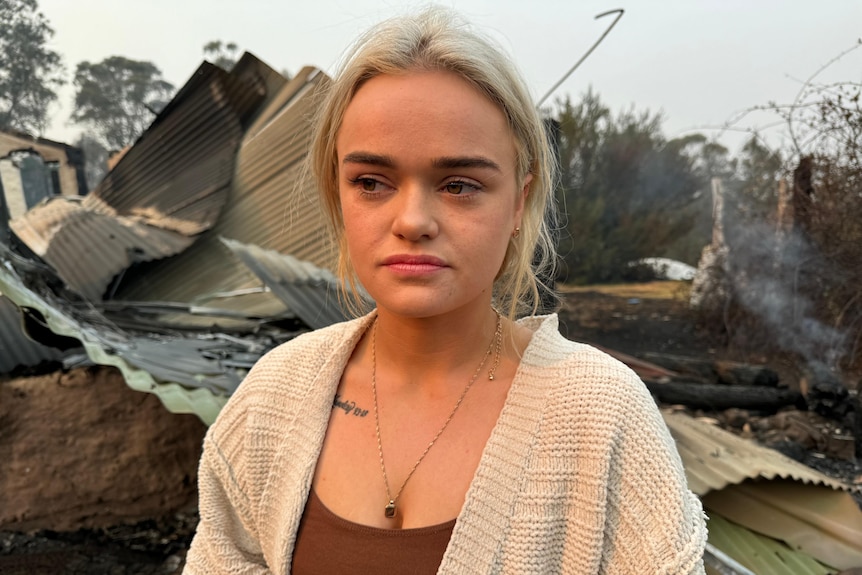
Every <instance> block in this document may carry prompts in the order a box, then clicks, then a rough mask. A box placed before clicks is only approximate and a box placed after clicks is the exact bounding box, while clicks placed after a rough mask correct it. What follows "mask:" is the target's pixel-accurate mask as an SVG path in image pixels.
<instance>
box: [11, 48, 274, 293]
mask: <svg viewBox="0 0 862 575" xmlns="http://www.w3.org/2000/svg"><path fill="white" fill-rule="evenodd" d="M264 98H265V86H264V84H263V83H262V82H261V81H259V80H257V79H255V78H253V77H249V76H248V74H244V75H243V77H242V78H240V77H238V74H237V75H234V74H228V73H227V72H225V71H224V70H222V69H220V68H218V67H216V66H213V65H210V64H207V63H204V64H202V65H201V67H200V68H199V69H198V70H197V71H196V72H195V74H194V75H193V76H192V77H191V79H190V80H189V81H188V82H187V83H186V85H185V86H183V88H181V89H180V91H179V92H178V94H177V95H176V96H175V97H174V99H173V100H172V101H171V102H170V103H169V104H168V105H167V106H166V107H165V109H164V110H163V111H162V112H161V113H160V114H159V116H158V117H157V118H156V120H155V121H154V122H153V123H152V125H151V126H150V127H149V128H148V129H147V131H146V132H145V133H144V134H143V135H142V136H141V137H140V138H139V140H138V141H137V142H136V143H135V145H134V146H133V147H132V148H131V149H130V150H129V151H128V153H126V154H125V155H124V156H123V158H122V159H121V160H120V161H119V163H118V164H117V165H116V166H115V167H114V169H113V170H111V172H110V173H109V174H108V175H107V176H106V177H105V179H104V180H102V182H101V183H100V184H99V186H98V187H97V188H96V189H95V190H94V191H93V192H92V193H91V194H90V195H88V196H87V197H86V198H85V199H84V200H83V202H81V204H80V205H77V206H76V208H75V209H70V210H62V209H58V208H57V206H56V205H54V206H51V207H48V206H44V207H43V206H37V208H35V209H33V210H30V212H28V213H27V214H25V215H24V216H22V217H21V218H18V219H16V220H13V221H12V223H11V227H12V230H13V231H14V232H15V233H16V234H17V235H19V237H20V238H21V240H22V241H23V242H24V243H25V244H27V245H28V247H30V249H32V250H33V251H34V252H36V253H37V254H39V255H40V256H41V257H42V258H43V259H44V260H45V261H46V262H47V263H48V264H50V265H51V266H52V267H53V268H54V269H55V270H56V271H57V273H58V275H59V276H60V277H61V279H63V281H64V282H65V283H66V284H67V285H68V286H69V287H70V288H72V289H73V290H75V291H77V292H78V293H80V294H82V295H84V296H85V297H87V298H88V299H91V300H98V299H101V297H102V295H103V293H104V292H105V289H106V288H107V287H108V285H109V284H110V282H111V280H112V278H114V276H116V275H117V274H119V273H120V272H122V271H124V270H125V269H126V268H127V267H128V266H129V265H130V264H131V263H134V262H140V261H148V260H151V259H156V258H164V257H167V256H170V255H174V254H176V253H177V252H179V251H181V250H183V249H185V248H186V247H187V246H188V245H189V244H190V243H191V242H193V241H194V240H195V239H196V236H197V235H198V234H200V233H201V232H203V231H205V230H207V229H209V228H211V227H212V226H213V224H214V223H215V222H216V220H217V218H218V217H219V214H220V212H221V210H222V207H223V206H224V203H225V201H226V200H227V196H228V186H229V183H230V180H231V177H232V175H233V164H234V159H235V156H236V150H237V148H238V146H239V143H240V141H241V139H242V134H243V122H247V121H250V119H251V118H252V116H253V115H254V112H255V111H256V108H257V107H258V106H259V105H260V103H261V102H263V100H264ZM85 213H86V214H88V215H84V214H85ZM66 216H68V219H65V218H66ZM82 222H83V225H82ZM67 226H68V227H69V228H72V229H70V230H68V231H66V230H64V228H66V227H67Z"/></svg>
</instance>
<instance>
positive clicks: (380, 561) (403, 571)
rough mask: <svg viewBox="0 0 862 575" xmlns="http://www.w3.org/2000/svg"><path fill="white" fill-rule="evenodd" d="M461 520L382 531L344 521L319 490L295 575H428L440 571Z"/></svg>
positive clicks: (305, 523) (300, 541) (308, 511)
mask: <svg viewBox="0 0 862 575" xmlns="http://www.w3.org/2000/svg"><path fill="white" fill-rule="evenodd" d="M454 527H455V520H454V519H453V520H452V521H448V522H446V523H441V524H439V525H431V526H429V527H419V528H416V529H380V528H378V527H369V526H367V525H360V524H358V523H353V522H351V521H347V520H346V519H342V518H341V517H339V516H337V515H336V514H335V513H333V512H332V511H330V510H329V509H327V508H326V506H325V505H324V504H323V502H321V501H320V499H319V498H318V497H317V494H316V493H315V492H314V490H313V489H312V490H311V493H310V494H309V496H308V502H307V503H306V505H305V511H304V512H303V514H302V519H301V520H300V523H299V531H298V533H297V535H296V546H295V548H294V551H293V562H292V564H291V568H290V572H291V573H293V574H294V575H333V574H335V573H337V574H339V575H367V574H371V573H374V574H379V573H386V574H387V575H425V574H433V573H436V572H437V569H438V568H439V567H440V562H441V561H442V560H443V554H444V553H445V552H446V546H447V545H449V539H450V538H451V537H452V529H453V528H454Z"/></svg>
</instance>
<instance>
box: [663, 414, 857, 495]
mask: <svg viewBox="0 0 862 575" xmlns="http://www.w3.org/2000/svg"><path fill="white" fill-rule="evenodd" d="M663 415H664V420H665V422H666V423H667V426H668V428H669V429H670V432H671V435H672V436H673V438H674V440H675V441H676V447H677V450H678V451H679V454H680V457H682V462H683V466H684V467H685V474H686V478H687V479H688V487H689V489H691V490H692V491H693V492H695V493H696V494H698V495H701V496H703V495H706V494H707V493H709V492H711V491H716V490H719V489H723V488H724V487H726V486H728V485H735V484H738V483H742V482H743V481H745V480H746V479H758V478H763V479H773V478H784V479H793V480H795V481H799V482H801V483H808V484H812V485H826V486H828V487H831V488H833V489H840V490H845V491H850V490H852V489H853V488H852V487H851V486H849V485H846V484H844V483H842V482H841V481H838V480H837V479H833V478H831V477H829V476H828V475H824V474H823V473H820V472H819V471H816V470H814V469H811V468H810V467H807V466H805V465H802V464H801V463H798V462H796V461H793V460H792V459H790V458H788V457H785V456H784V455H782V454H781V453H779V452H777V451H775V450H773V449H768V448H766V447H761V446H759V445H757V444H756V443H754V442H753V441H748V440H745V439H743V438H741V437H738V436H736V435H734V434H732V433H730V432H728V431H724V430H723V429H720V428H718V427H716V426H714V425H711V424H709V423H705V422H702V421H698V420H696V419H694V418H692V417H690V416H688V415H685V414H683V413H672V412H669V411H666V412H664V414H663Z"/></svg>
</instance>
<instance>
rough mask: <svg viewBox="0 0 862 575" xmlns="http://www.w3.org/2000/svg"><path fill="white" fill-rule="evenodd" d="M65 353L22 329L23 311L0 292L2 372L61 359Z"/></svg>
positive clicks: (0, 355) (0, 360)
mask: <svg viewBox="0 0 862 575" xmlns="http://www.w3.org/2000/svg"><path fill="white" fill-rule="evenodd" d="M63 355H64V354H63V353H62V352H60V351H59V350H57V349H54V348H52V347H46V346H44V345H41V344H38V343H36V342H35V341H32V340H31V339H30V338H28V337H27V336H26V335H25V334H24V332H23V331H22V330H21V312H20V311H18V306H16V305H15V303H14V302H12V301H11V300H10V299H9V298H7V297H5V296H3V295H2V294H0V373H9V372H10V371H12V370H13V369H15V368H16V367H22V366H27V367H29V366H34V365H39V364H40V363H42V362H43V361H61V360H62V359H63Z"/></svg>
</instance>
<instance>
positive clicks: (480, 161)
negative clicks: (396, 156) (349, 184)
mask: <svg viewBox="0 0 862 575" xmlns="http://www.w3.org/2000/svg"><path fill="white" fill-rule="evenodd" d="M341 163H342V164H367V165H371V166H380V167H383V168H394V167H395V160H393V159H392V158H391V157H390V156H386V155H383V154H373V153H371V152H351V153H349V154H347V155H346V156H344V159H342V160H341ZM432 165H433V166H434V167H435V168H438V169H439V168H444V169H453V168H485V169H490V170H496V171H498V172H502V170H501V169H500V165H499V164H497V162H495V161H493V160H490V159H488V158H485V157H482V156H452V157H450V156H444V157H442V158H436V159H435V160H434V161H433V162H432Z"/></svg>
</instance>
